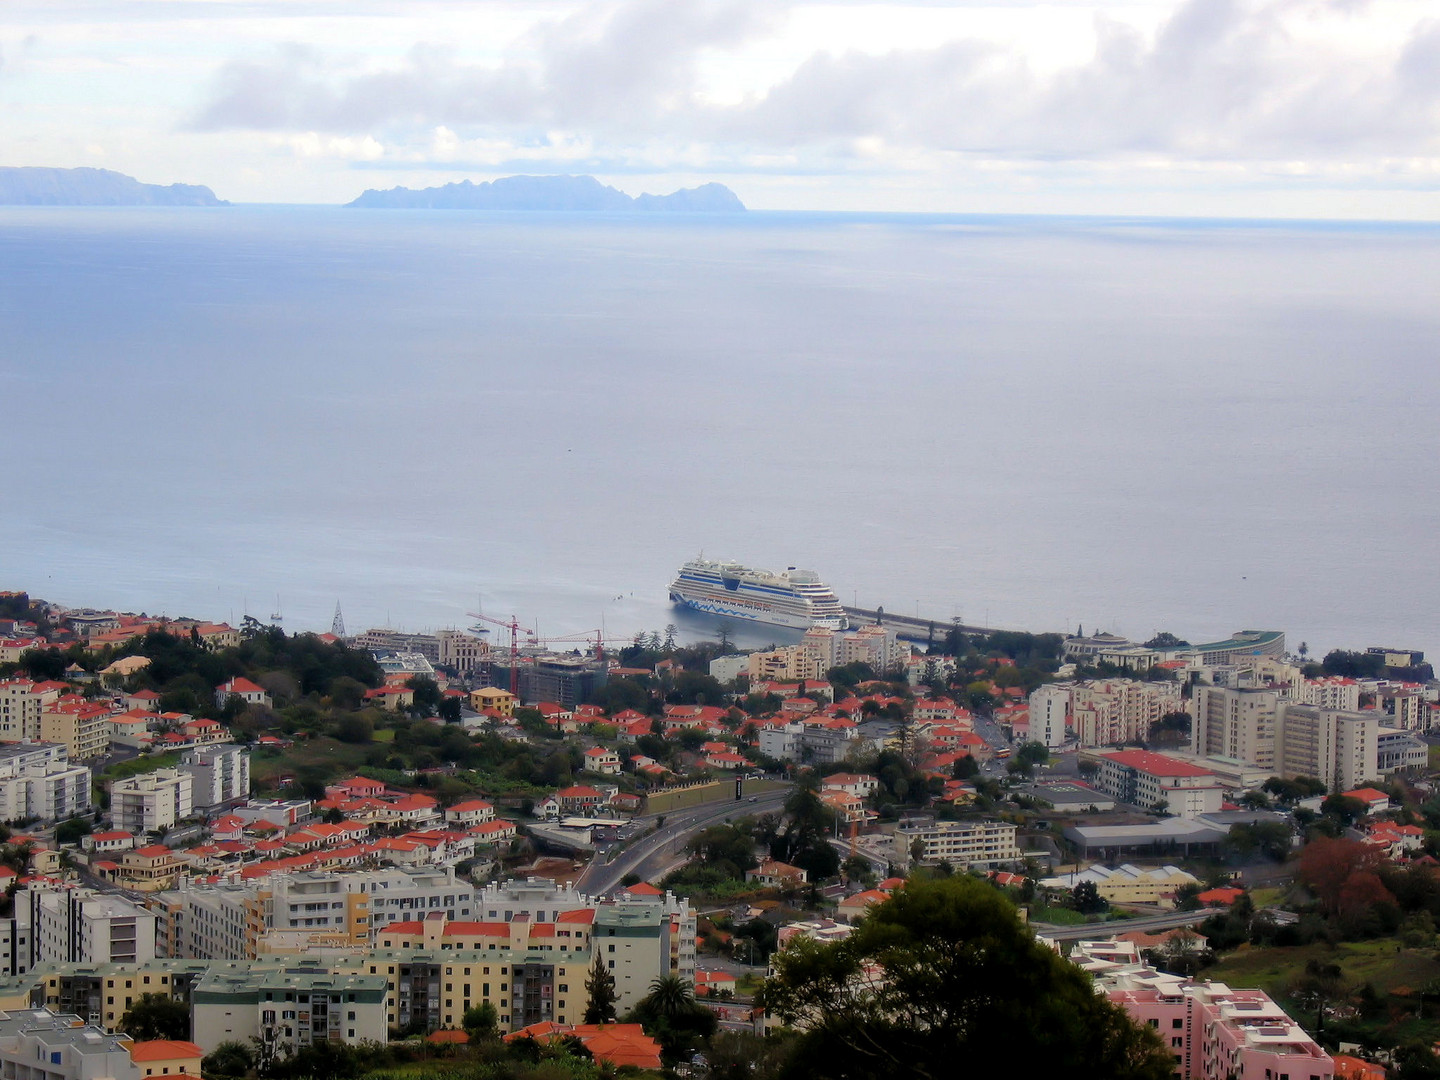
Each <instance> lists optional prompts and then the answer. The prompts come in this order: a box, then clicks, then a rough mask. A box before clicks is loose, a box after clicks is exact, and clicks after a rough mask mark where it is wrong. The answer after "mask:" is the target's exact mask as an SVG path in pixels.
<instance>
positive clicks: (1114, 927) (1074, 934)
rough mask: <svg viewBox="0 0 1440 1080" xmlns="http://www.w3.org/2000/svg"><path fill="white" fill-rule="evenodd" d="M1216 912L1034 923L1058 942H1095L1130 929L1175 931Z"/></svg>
mask: <svg viewBox="0 0 1440 1080" xmlns="http://www.w3.org/2000/svg"><path fill="white" fill-rule="evenodd" d="M1214 914H1215V912H1214V911H1213V910H1212V911H1204V910H1202V911H1173V912H1170V913H1168V914H1165V915H1145V916H1142V917H1141V918H1138V919H1122V920H1120V921H1119V922H1110V923H1087V924H1085V925H1084V926H1055V925H1052V924H1050V923H1031V924H1030V925H1031V928H1032V929H1034V931H1035V932H1036V933H1037V934H1042V935H1044V936H1045V937H1047V938H1052V939H1054V940H1056V941H1081V940H1088V941H1094V940H1097V939H1100V938H1108V937H1113V936H1114V935H1116V934H1127V933H1129V932H1130V931H1131V930H1173V929H1174V928H1175V927H1177V926H1194V925H1195V924H1196V923H1202V922H1204V921H1205V920H1206V919H1208V918H1209V917H1210V916H1211V915H1214Z"/></svg>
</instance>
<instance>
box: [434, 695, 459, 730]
mask: <svg viewBox="0 0 1440 1080" xmlns="http://www.w3.org/2000/svg"><path fill="white" fill-rule="evenodd" d="M437 712H438V713H439V715H440V719H441V720H444V721H445V722H446V723H447V724H458V723H460V699H459V698H458V697H447V698H445V699H443V700H442V701H441V702H440V708H439V709H438V710H437Z"/></svg>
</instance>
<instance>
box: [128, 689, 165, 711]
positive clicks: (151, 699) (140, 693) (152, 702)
mask: <svg viewBox="0 0 1440 1080" xmlns="http://www.w3.org/2000/svg"><path fill="white" fill-rule="evenodd" d="M125 708H127V709H138V710H139V711H141V712H159V711H160V695H159V694H158V693H156V692H155V691H154V690H136V691H135V693H133V694H127V695H125Z"/></svg>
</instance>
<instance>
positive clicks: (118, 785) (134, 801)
mask: <svg viewBox="0 0 1440 1080" xmlns="http://www.w3.org/2000/svg"><path fill="white" fill-rule="evenodd" d="M190 784H191V780H190V774H189V773H188V772H184V771H182V770H180V769H157V770H155V771H154V772H150V773H142V774H141V775H139V776H131V777H127V778H125V779H123V780H115V781H113V782H112V783H111V785H110V818H111V820H112V821H113V822H114V824H115V828H117V829H123V830H124V831H126V832H130V833H134V834H135V835H136V836H139V835H141V834H142V833H153V832H158V831H159V830H160V829H169V828H173V827H174V826H175V825H176V823H177V822H180V821H184V820H185V819H186V818H188V817H190V816H191V814H192V813H193V812H194V809H193V803H192V801H191V786H190Z"/></svg>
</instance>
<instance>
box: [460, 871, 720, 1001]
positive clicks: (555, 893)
mask: <svg viewBox="0 0 1440 1080" xmlns="http://www.w3.org/2000/svg"><path fill="white" fill-rule="evenodd" d="M477 900H478V908H477V912H476V918H477V919H482V920H486V921H503V922H509V921H511V920H513V919H516V918H523V919H529V920H532V921H537V922H544V921H546V920H547V918H548V919H549V920H551V921H557V920H558V919H559V918H560V917H561V915H562V914H563V913H565V912H581V911H594V912H595V913H596V914H595V921H594V926H595V927H596V929H595V931H594V933H595V937H596V938H597V939H598V938H606V939H607V940H606V941H605V942H604V943H603V944H604V945H605V946H606V948H604V949H602V950H601V951H602V952H604V953H605V955H606V958H607V961H608V960H617V959H625V958H627V957H628V959H627V960H626V966H624V970H623V971H622V970H621V968H620V966H618V965H617V967H615V968H612V969H611V970H612V972H615V971H618V972H620V973H619V974H617V975H616V990H617V993H618V992H621V991H623V993H622V996H621V1001H622V1002H630V1003H631V1004H633V1003H634V1002H637V1001H639V999H640V998H641V997H643V996H644V995H645V994H646V993H647V992H648V988H649V984H650V980H651V979H653V978H655V977H656V976H657V975H678V976H679V977H680V978H682V979H688V980H689V981H691V982H693V981H694V979H695V932H696V918H695V909H694V908H693V907H691V906H690V904H689V902H688V901H687V900H684V899H681V898H678V897H676V896H675V895H674V894H673V893H664V894H663V895H657V896H646V897H640V896H632V897H631V898H630V899H628V900H624V901H602V900H596V899H594V898H591V897H588V896H585V895H584V894H583V893H578V892H576V891H575V890H574V889H568V888H561V887H559V886H556V885H555V883H554V882H552V881H549V880H547V879H545V878H531V879H529V880H527V881H518V880H517V881H506V882H502V883H499V884H492V885H487V886H486V887H485V888H484V889H483V890H482V891H481V892H480V894H479V896H478V897H477ZM627 913H628V914H627ZM647 934H649V935H651V936H652V937H653V939H654V941H655V942H656V943H657V949H658V950H659V951H658V952H657V953H655V954H654V955H653V956H651V954H649V953H648V952H646V951H645V950H644V949H642V948H641V946H640V945H639V944H637V942H638V939H639V938H641V937H644V936H645V935H647ZM609 938H618V939H622V940H618V941H609V940H608V939H609ZM612 944H613V945H616V946H617V948H616V949H614V950H611V949H610V948H608V946H609V945H612ZM622 946H623V947H622ZM616 954H618V956H617V955H616ZM647 971H648V972H649V974H648V975H647V974H645V972H647ZM622 976H623V977H622ZM624 1007H626V1008H628V1007H629V1006H628V1005H626V1006H624ZM622 1011H623V1008H622Z"/></svg>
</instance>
